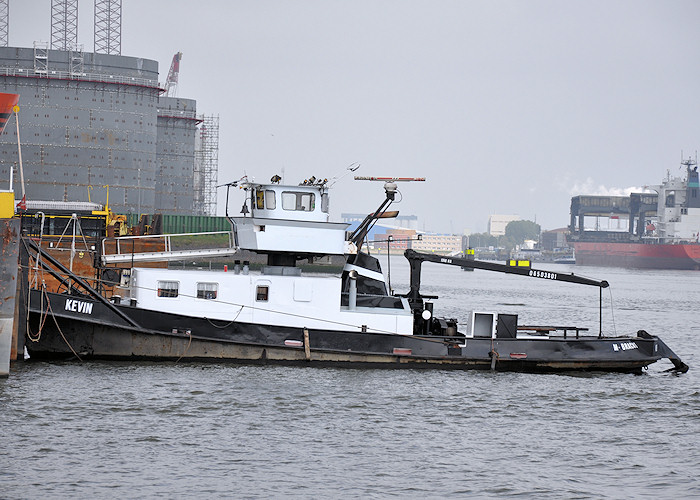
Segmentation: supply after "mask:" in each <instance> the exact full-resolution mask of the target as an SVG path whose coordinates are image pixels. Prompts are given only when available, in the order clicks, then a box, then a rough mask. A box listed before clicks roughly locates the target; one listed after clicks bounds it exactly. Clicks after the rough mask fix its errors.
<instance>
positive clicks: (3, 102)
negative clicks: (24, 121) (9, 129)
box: [0, 92, 19, 134]
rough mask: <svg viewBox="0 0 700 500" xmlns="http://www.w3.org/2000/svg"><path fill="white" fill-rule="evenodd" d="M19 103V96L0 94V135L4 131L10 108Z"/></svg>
mask: <svg viewBox="0 0 700 500" xmlns="http://www.w3.org/2000/svg"><path fill="white" fill-rule="evenodd" d="M18 102H19V94H5V93H3V92H0V134H2V132H3V130H5V125H7V122H8V120H9V119H10V116H12V108H13V107H14V106H16V105H17V103H18Z"/></svg>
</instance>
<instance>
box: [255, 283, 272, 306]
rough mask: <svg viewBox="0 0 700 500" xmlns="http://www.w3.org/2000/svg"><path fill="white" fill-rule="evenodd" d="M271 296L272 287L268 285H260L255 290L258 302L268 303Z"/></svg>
mask: <svg viewBox="0 0 700 500" xmlns="http://www.w3.org/2000/svg"><path fill="white" fill-rule="evenodd" d="M269 295H270V287H269V286H267V285H258V286H257V287H256V289H255V300H257V301H258V302H267V300H268V297H269Z"/></svg>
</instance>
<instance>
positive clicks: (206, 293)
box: [197, 283, 219, 299]
mask: <svg viewBox="0 0 700 500" xmlns="http://www.w3.org/2000/svg"><path fill="white" fill-rule="evenodd" d="M218 291H219V284H218V283H197V298H198V299H215V298H216V295H217V292H218Z"/></svg>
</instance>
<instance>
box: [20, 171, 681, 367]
mask: <svg viewBox="0 0 700 500" xmlns="http://www.w3.org/2000/svg"><path fill="white" fill-rule="evenodd" d="M371 180H382V181H384V191H385V198H384V200H383V201H382V203H381V204H380V205H379V207H378V209H377V210H376V211H374V212H372V213H371V214H369V215H368V216H367V217H366V218H365V219H364V221H363V222H362V223H361V224H360V225H359V226H358V227H357V229H355V230H354V231H353V232H352V233H349V232H348V231H347V228H348V225H347V224H345V223H335V222H331V221H330V219H329V187H328V183H327V181H326V180H325V179H324V180H321V181H317V180H316V179H313V178H312V179H309V180H307V181H305V182H304V183H302V184H300V185H282V184H279V181H280V179H279V177H278V176H275V177H273V178H272V179H271V181H270V182H269V183H255V182H250V181H248V180H247V179H245V178H244V179H242V180H239V181H236V182H232V183H230V184H228V185H227V217H228V218H229V220H230V222H231V225H232V231H231V233H230V245H228V247H227V248H223V249H218V250H217V251H213V250H212V251H209V253H207V251H199V252H200V253H197V254H188V256H189V255H200V256H201V255H223V254H228V255H238V254H241V253H242V252H243V251H247V252H253V253H255V254H258V255H263V256H266V257H267V262H266V265H264V266H263V267H262V269H260V270H259V271H252V270H251V269H250V267H249V266H248V263H247V262H244V263H243V265H240V263H238V264H236V265H235V266H234V268H233V269H232V270H230V271H229V270H226V269H225V270H224V271H210V270H185V269H163V268H145V267H139V265H138V264H139V262H142V261H146V260H149V259H151V260H152V259H161V260H163V259H168V258H170V257H172V258H173V259H175V258H177V259H180V260H181V259H183V257H186V256H183V253H182V252H171V254H172V255H170V256H169V251H168V247H169V245H168V244H167V243H166V244H165V245H164V248H165V250H164V251H162V252H156V253H153V254H147V253H135V252H134V251H133V250H131V251H129V250H128V249H133V248H135V245H134V244H133V242H131V243H130V242H129V238H136V237H126V238H106V239H105V240H104V241H103V245H102V255H101V257H100V259H101V263H102V266H103V267H104V268H105V269H108V268H110V266H113V265H116V264H115V263H122V264H123V263H124V262H131V263H133V265H132V267H131V269H128V270H123V269H118V268H110V269H111V270H112V271H113V272H114V271H115V270H116V271H118V272H120V273H121V276H119V281H120V285H121V288H120V287H116V288H109V290H110V293H113V294H114V295H112V296H111V297H110V296H107V294H106V293H105V292H104V290H103V292H102V293H99V292H98V291H97V290H96V289H95V288H93V287H92V286H90V284H89V283H88V282H87V281H86V280H85V279H83V278H82V277H80V276H77V275H75V274H74V273H71V272H70V270H69V269H67V268H66V267H65V266H64V265H62V264H61V263H60V262H58V261H57V260H56V259H53V258H52V257H51V256H50V255H48V254H47V253H46V252H45V251H44V250H43V249H42V248H41V247H40V246H39V245H37V244H36V242H35V241H33V240H32V239H31V238H25V240H24V243H25V244H24V245H23V247H24V249H25V250H26V251H27V252H28V254H29V255H28V256H27V257H30V259H29V262H28V264H29V265H26V266H24V269H25V271H26V270H27V269H29V268H33V269H35V271H34V272H48V273H50V274H51V275H53V276H54V277H55V278H56V279H57V280H59V281H60V282H61V283H62V285H63V289H62V290H58V291H49V290H47V289H45V288H42V287H41V286H38V287H35V288H33V289H31V290H30V291H29V293H28V295H27V302H28V307H27V311H28V321H27V325H28V330H27V333H26V337H27V339H26V347H27V351H28V352H29V354H30V356H31V358H32V359H56V358H62V359H66V358H80V359H117V360H138V359H143V360H193V361H202V360H210V361H222V360H230V361H235V362H245V363H283V364H301V365H312V366H314V365H331V366H371V367H387V368H395V367H409V368H439V369H443V368H455V369H485V370H497V371H507V370H510V371H528V372H560V371H579V370H584V371H590V370H596V371H612V372H631V373H639V372H641V371H642V369H643V368H645V367H647V366H648V365H650V364H652V363H654V362H656V361H658V360H660V359H662V358H668V359H669V360H670V361H671V362H672V363H673V368H671V369H672V370H675V371H678V372H685V371H687V370H688V366H687V365H686V364H685V363H683V362H682V361H681V360H680V359H679V358H678V356H676V355H675V354H674V352H673V351H672V350H671V349H670V348H668V347H667V346H666V344H665V343H664V342H663V341H662V340H660V339H659V338H658V337H655V336H652V335H649V334H648V333H646V332H645V331H643V330H639V331H638V332H637V334H636V335H634V336H630V337H603V336H602V328H601V332H599V333H598V334H592V335H589V334H587V329H586V328H579V327H575V326H532V325H520V324H518V317H517V315H513V314H497V313H490V312H479V311H474V312H472V313H471V319H470V321H469V324H468V325H467V327H466V328H465V329H460V328H459V326H458V324H457V321H456V320H455V319H451V318H442V317H438V316H435V315H434V300H435V299H436V298H437V297H431V296H426V295H423V294H421V292H420V286H421V266H422V264H423V263H424V262H435V263H439V264H446V265H454V266H460V267H462V268H469V269H482V270H488V271H494V272H502V273H509V274H518V275H521V276H525V277H530V278H535V279H543V280H557V281H566V282H570V283H576V284H583V285H588V286H595V287H598V288H599V289H600V290H601V293H600V296H601V317H602V289H603V288H605V287H607V286H608V283H607V282H605V281H596V280H592V279H588V278H584V277H580V276H576V275H574V274H564V273H556V272H549V271H544V270H537V269H533V268H531V267H529V266H528V267H523V266H515V267H510V266H505V265H501V264H497V263H493V262H484V261H478V260H474V259H467V258H457V257H443V256H438V255H433V254H425V253H419V252H415V251H413V250H410V249H409V250H407V251H406V252H405V256H406V258H407V259H408V261H409V264H410V273H411V275H410V289H409V290H408V291H407V292H406V293H405V294H400V295H398V294H397V295H394V294H391V293H390V291H389V289H388V287H387V283H386V281H385V279H384V275H383V274H382V269H381V266H380V264H379V261H378V260H377V259H376V258H375V257H373V256H371V255H369V254H368V253H365V252H364V251H362V248H363V242H364V241H365V239H366V237H367V234H368V232H369V230H370V229H371V228H372V226H373V225H374V224H375V223H376V222H377V220H378V219H380V218H383V217H386V216H387V214H390V212H389V211H388V208H389V207H390V206H391V204H392V203H393V202H394V199H395V196H396V193H397V182H400V181H403V180H409V179H402V178H371ZM232 189H242V190H244V192H245V201H244V203H243V208H242V210H241V215H238V216H230V215H229V214H228V199H229V194H230V193H229V192H230V190H232ZM138 247H139V248H146V247H147V245H138ZM121 249H127V250H125V251H123V252H122V250H121ZM193 252H194V251H193ZM327 256H335V257H336V258H339V257H340V258H343V259H344V262H345V263H344V268H343V271H342V273H341V274H340V275H319V274H313V275H311V274H309V275H307V274H304V273H302V270H301V267H300V265H299V264H300V262H301V261H313V260H314V259H317V258H319V257H327ZM27 257H25V259H26V258H27ZM237 262H238V261H237ZM25 279H27V282H36V283H38V282H39V281H40V280H30V277H29V276H25ZM117 292H119V293H117Z"/></svg>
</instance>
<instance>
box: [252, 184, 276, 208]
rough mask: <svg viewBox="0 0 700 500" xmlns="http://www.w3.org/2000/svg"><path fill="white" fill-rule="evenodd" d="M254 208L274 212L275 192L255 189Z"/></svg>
mask: <svg viewBox="0 0 700 500" xmlns="http://www.w3.org/2000/svg"><path fill="white" fill-rule="evenodd" d="M255 206H256V208H258V209H260V210H263V209H267V210H274V209H275V208H277V201H276V200H275V192H274V191H273V190H271V189H256V190H255Z"/></svg>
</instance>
